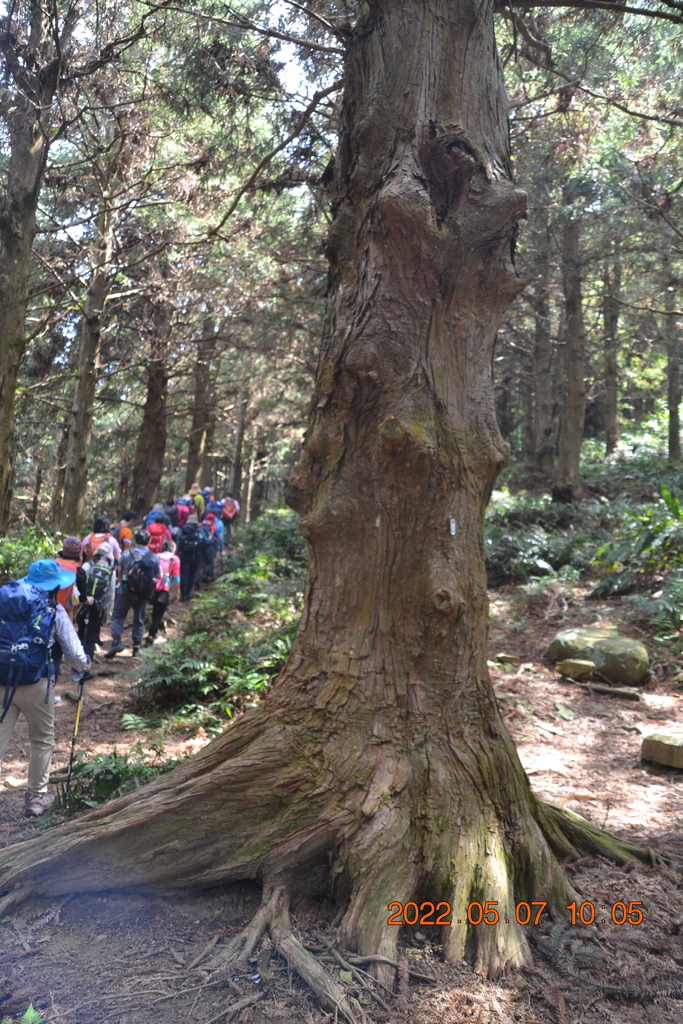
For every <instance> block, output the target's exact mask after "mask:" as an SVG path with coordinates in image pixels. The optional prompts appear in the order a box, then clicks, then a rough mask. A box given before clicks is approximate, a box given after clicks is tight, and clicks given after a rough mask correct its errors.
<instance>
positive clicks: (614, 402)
mask: <svg viewBox="0 0 683 1024" xmlns="http://www.w3.org/2000/svg"><path fill="white" fill-rule="evenodd" d="M620 288H621V262H620V260H619V259H618V258H616V259H615V260H614V262H613V263H612V267H611V269H610V267H609V265H607V266H606V267H605V278H604V293H603V300H602V322H603V329H604V339H605V341H604V353H605V403H604V414H603V416H604V424H605V454H606V455H610V454H611V453H612V452H613V451H614V449H615V448H616V447H617V444H618V443H619V420H618V401H619V370H618V366H617V354H618V343H617V328H618V326H619V302H618V298H619V292H620Z"/></svg>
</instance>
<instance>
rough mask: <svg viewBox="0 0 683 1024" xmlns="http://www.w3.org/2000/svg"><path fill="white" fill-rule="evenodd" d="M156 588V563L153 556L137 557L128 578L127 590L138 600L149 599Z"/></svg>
mask: <svg viewBox="0 0 683 1024" xmlns="http://www.w3.org/2000/svg"><path fill="white" fill-rule="evenodd" d="M155 589H156V564H155V560H154V559H153V558H152V557H151V555H150V556H149V557H138V558H136V559H135V561H134V562H133V564H132V565H131V567H130V569H129V570H128V576H127V578H126V592H127V594H128V596H129V597H133V598H135V600H136V601H149V599H150V598H151V597H152V596H153V594H154V591H155Z"/></svg>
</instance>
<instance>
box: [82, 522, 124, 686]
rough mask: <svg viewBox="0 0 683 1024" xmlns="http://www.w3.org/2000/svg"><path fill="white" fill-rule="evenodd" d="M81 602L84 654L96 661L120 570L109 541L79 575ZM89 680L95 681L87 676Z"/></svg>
mask: <svg viewBox="0 0 683 1024" xmlns="http://www.w3.org/2000/svg"><path fill="white" fill-rule="evenodd" d="M76 584H77V586H78V594H79V598H80V602H79V605H78V613H77V615H76V623H77V625H78V635H79V637H80V639H81V643H82V644H83V650H84V651H85V653H86V654H87V655H88V657H89V658H90V659H91V660H92V658H93V657H94V654H95V645H96V644H99V643H100V629H101V628H102V626H103V625H104V624H105V623H106V622H108V621H109V620H110V619H111V617H112V614H113V612H114V601H115V598H116V566H115V561H114V550H113V548H112V546H111V544H109V543H108V542H107V541H103V543H102V544H100V545H99V547H98V548H97V550H96V551H95V554H94V556H93V559H92V561H91V562H85V564H84V565H82V566H81V567H80V568H79V570H78V573H77V575H76ZM84 678H85V679H91V678H92V676H91V675H90V673H88V672H86V674H85V677H84Z"/></svg>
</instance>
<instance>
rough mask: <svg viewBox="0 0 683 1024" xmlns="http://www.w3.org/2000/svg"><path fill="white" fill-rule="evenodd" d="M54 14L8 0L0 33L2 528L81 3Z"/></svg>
mask: <svg viewBox="0 0 683 1024" xmlns="http://www.w3.org/2000/svg"><path fill="white" fill-rule="evenodd" d="M17 6H19V9H18V10H17ZM56 15H57V8H56V7H54V8H50V9H48V8H47V7H46V6H45V5H43V4H40V3H38V2H36V0H29V2H28V3H26V4H25V5H16V4H11V5H10V6H9V8H8V13H6V15H5V16H3V28H2V34H1V36H0V56H1V57H2V61H3V65H4V72H5V73H4V80H3V88H2V89H0V117H1V118H2V121H3V123H4V130H5V132H6V135H7V139H8V141H9V149H10V156H9V161H8V162H7V164H6V166H5V170H4V174H3V176H4V181H3V182H2V188H1V194H0V536H1V535H4V534H5V533H6V531H7V526H8V523H9V515H10V504H11V500H12V445H13V441H14V397H15V393H16V389H17V382H18V378H19V367H20V365H21V361H22V359H23V356H24V349H25V346H26V333H25V321H26V309H27V303H28V284H29V274H30V269H31V251H32V247H33V241H34V239H35V236H36V210H37V208H38V199H39V196H40V189H41V186H42V183H43V174H44V172H45V164H46V161H47V154H48V147H49V141H50V140H49V134H48V126H49V123H50V108H51V106H52V101H53V99H54V96H55V92H56V91H57V88H58V85H59V81H60V75H61V73H62V60H63V56H64V54H65V52H66V51H67V49H68V45H69V41H70V38H71V34H72V32H73V29H74V26H75V24H76V21H77V19H78V9H77V7H76V5H72V6H71V8H70V10H69V12H68V13H67V14H66V15H65V16H64V17H63V18H62V21H61V25H60V24H58V22H57V21H56V20H55V18H56ZM15 19H16V20H15Z"/></svg>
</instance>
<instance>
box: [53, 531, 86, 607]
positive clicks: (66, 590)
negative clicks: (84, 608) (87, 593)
mask: <svg viewBox="0 0 683 1024" xmlns="http://www.w3.org/2000/svg"><path fill="white" fill-rule="evenodd" d="M55 561H57V562H58V563H59V566H60V568H62V569H66V571H67V572H72V573H73V574H74V575H76V573H77V572H78V570H79V569H80V567H81V542H80V540H79V538H78V537H67V538H66V540H65V541H64V543H63V544H62V550H61V551H60V552H59V554H58V555H57V558H56V559H55ZM57 600H58V601H59V603H60V604H61V605H62V607H63V608H66V614H67V615H68V616H69V618H70V619H71V621H72V622H73V621H74V616H75V614H76V609H77V608H78V591H77V590H75V589H74V584H73V583H72V584H71V586H70V587H62V589H61V590H59V591H58V593H57Z"/></svg>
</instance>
